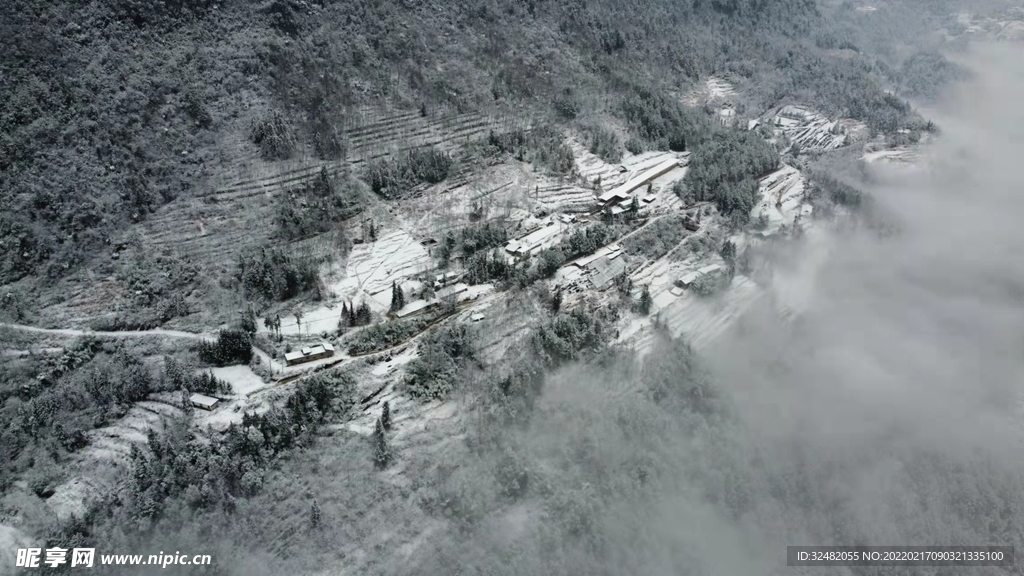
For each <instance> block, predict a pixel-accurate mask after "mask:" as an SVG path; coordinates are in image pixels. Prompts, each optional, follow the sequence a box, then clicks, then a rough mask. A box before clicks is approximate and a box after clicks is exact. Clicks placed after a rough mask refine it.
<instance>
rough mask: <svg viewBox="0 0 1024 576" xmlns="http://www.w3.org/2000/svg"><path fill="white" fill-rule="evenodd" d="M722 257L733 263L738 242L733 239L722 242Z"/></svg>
mask: <svg viewBox="0 0 1024 576" xmlns="http://www.w3.org/2000/svg"><path fill="white" fill-rule="evenodd" d="M721 254H722V259H723V260H725V261H726V262H728V263H730V264H732V263H733V262H734V261H735V260H736V244H734V243H733V242H732V240H726V241H725V243H724V244H722V252H721Z"/></svg>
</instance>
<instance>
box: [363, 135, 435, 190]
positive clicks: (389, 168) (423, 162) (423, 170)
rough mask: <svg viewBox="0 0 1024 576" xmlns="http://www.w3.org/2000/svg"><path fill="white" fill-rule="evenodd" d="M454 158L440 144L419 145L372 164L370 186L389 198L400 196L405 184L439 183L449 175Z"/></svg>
mask: <svg viewBox="0 0 1024 576" xmlns="http://www.w3.org/2000/svg"><path fill="white" fill-rule="evenodd" d="M451 166H452V158H451V156H449V155H448V153H446V152H443V151H441V150H438V149H437V148H433V147H430V148H418V149H416V150H411V151H409V152H408V153H407V154H405V155H404V156H399V157H398V158H395V159H392V160H380V161H378V162H375V163H373V164H371V165H370V167H369V169H368V171H367V179H368V181H369V183H370V188H372V189H373V191H374V192H375V193H377V194H380V195H382V196H384V197H385V198H397V197H399V196H400V195H401V193H402V192H404V190H403V189H404V188H411V187H413V186H415V185H416V184H417V183H420V182H426V183H428V184H436V183H438V182H441V181H442V180H444V179H445V178H447V177H448V171H449V170H450V169H451Z"/></svg>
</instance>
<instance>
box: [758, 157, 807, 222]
mask: <svg viewBox="0 0 1024 576" xmlns="http://www.w3.org/2000/svg"><path fill="white" fill-rule="evenodd" d="M806 183H807V182H806V179H805V178H804V175H803V174H801V173H800V171H799V170H797V169H796V168H794V167H792V166H789V165H783V166H782V168H780V169H779V170H776V171H775V172H772V173H771V174H769V175H767V176H765V177H764V178H762V179H761V181H760V190H761V202H760V203H758V205H757V206H755V207H754V209H753V210H752V211H751V214H750V216H751V218H753V219H754V220H757V219H758V218H760V217H761V215H762V214H763V215H765V216H766V217H767V218H768V231H769V232H772V231H775V230H777V229H778V228H779V226H781V225H783V224H785V225H791V224H793V221H794V220H795V219H796V217H797V215H799V214H800V213H801V210H802V206H803V201H804V189H805V187H806Z"/></svg>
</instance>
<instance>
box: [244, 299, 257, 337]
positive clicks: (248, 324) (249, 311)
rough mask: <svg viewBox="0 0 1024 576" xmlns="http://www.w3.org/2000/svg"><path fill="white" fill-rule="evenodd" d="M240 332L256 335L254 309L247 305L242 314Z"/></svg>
mask: <svg viewBox="0 0 1024 576" xmlns="http://www.w3.org/2000/svg"><path fill="white" fill-rule="evenodd" d="M242 330H245V331H246V333H248V334H255V333H256V309H255V308H253V307H252V304H249V305H248V306H246V308H245V312H243V313H242Z"/></svg>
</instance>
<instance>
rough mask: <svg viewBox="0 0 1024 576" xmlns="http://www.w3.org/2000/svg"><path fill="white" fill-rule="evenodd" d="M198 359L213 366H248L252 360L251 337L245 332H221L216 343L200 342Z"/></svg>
mask: <svg viewBox="0 0 1024 576" xmlns="http://www.w3.org/2000/svg"><path fill="white" fill-rule="evenodd" d="M199 357H200V358H201V359H202V360H203V361H204V362H209V363H210V364H213V365H215V366H227V365H228V364H248V363H249V361H250V360H252V335H251V334H249V333H248V332H246V331H245V330H241V329H236V328H229V329H226V330H221V331H220V333H219V334H218V335H217V340H216V342H201V343H200V344H199Z"/></svg>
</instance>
